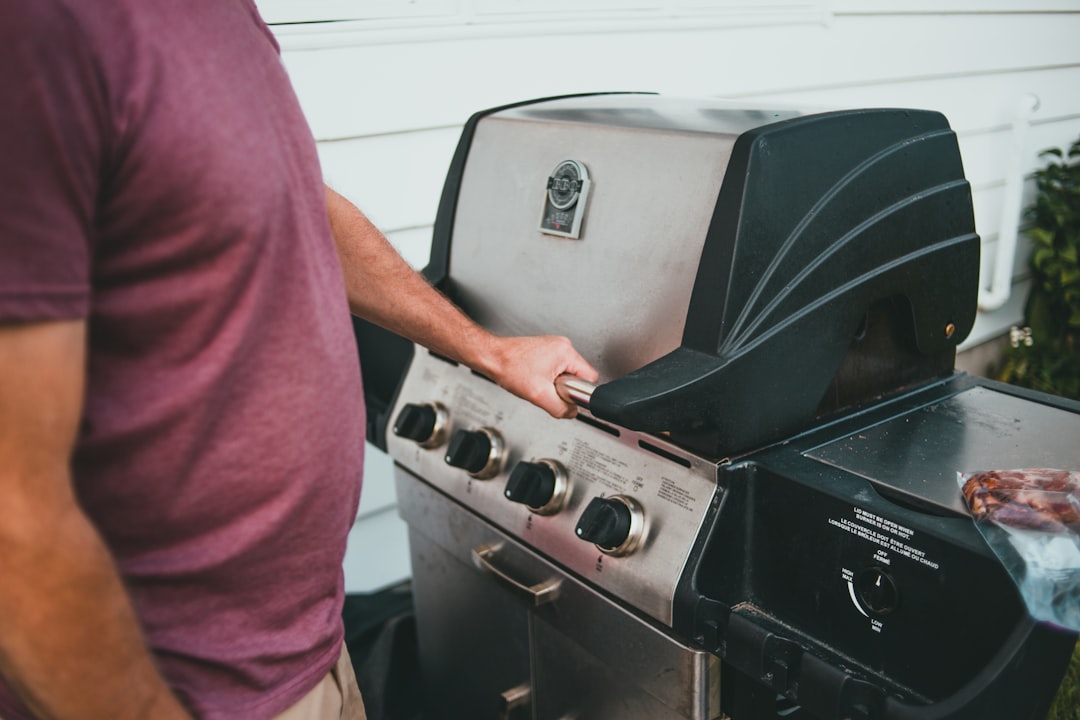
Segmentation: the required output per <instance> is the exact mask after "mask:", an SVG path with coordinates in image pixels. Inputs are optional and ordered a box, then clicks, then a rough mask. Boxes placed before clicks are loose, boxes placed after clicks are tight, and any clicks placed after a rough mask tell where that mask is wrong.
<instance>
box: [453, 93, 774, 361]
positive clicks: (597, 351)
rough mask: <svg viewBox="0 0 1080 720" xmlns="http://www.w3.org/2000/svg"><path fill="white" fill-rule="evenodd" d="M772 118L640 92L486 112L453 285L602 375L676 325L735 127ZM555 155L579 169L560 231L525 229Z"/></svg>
mask: <svg viewBox="0 0 1080 720" xmlns="http://www.w3.org/2000/svg"><path fill="white" fill-rule="evenodd" d="M778 118H779V114H774V117H770V114H769V113H761V112H757V113H755V112H749V111H733V110H732V109H731V106H730V104H724V103H720V102H717V103H712V104H710V103H700V102H698V103H690V102H682V101H677V100H673V99H671V98H664V99H662V100H660V99H656V98H652V97H649V96H633V97H632V98H630V99H627V98H624V97H620V96H606V97H599V98H575V99H572V100H567V101H560V102H554V103H549V104H545V106H544V107H542V108H534V109H527V108H526V109H521V110H518V111H510V112H507V113H499V114H497V115H494V116H490V117H487V118H485V119H484V120H483V121H481V122H480V123H479V124H478V126H477V129H476V135H475V137H474V139H473V143H472V146H471V149H470V152H469V159H468V163H467V164H466V166H465V171H464V179H463V184H462V188H461V192H460V195H459V197H458V206H457V212H456V216H455V221H454V236H453V243H452V245H451V257H450V267H451V273H452V280H453V282H452V288H453V294H454V297H455V298H456V299H457V300H458V301H459V302H460V303H461V304H462V306H463V307H464V308H465V310H466V311H467V312H468V313H469V314H470V315H471V316H472V317H473V318H474V319H476V320H477V321H479V322H480V323H481V324H483V325H485V326H486V327H488V328H490V329H492V330H494V331H495V332H497V333H500V334H508V335H518V334H537V333H539V334H547V333H557V334H561V335H567V336H569V337H570V339H571V340H573V342H574V344H575V346H576V347H577V348H578V349H579V350H580V351H581V352H582V354H583V355H584V356H585V357H586V358H587V359H588V360H589V361H590V362H591V363H592V364H593V365H594V366H595V367H596V368H597V369H598V370H599V371H600V375H601V378H602V379H605V380H606V379H611V378H616V377H621V376H622V375H625V374H626V373H628V372H630V371H632V370H635V369H637V368H639V367H641V366H643V365H645V364H646V363H648V362H650V361H652V360H655V359H657V358H659V357H661V356H662V355H665V354H667V353H668V352H670V351H671V350H673V349H675V348H676V347H678V346H679V344H680V340H681V338H682V332H683V325H684V321H685V317H686V310H687V307H688V305H689V301H690V292H691V289H692V285H693V283H692V280H693V278H694V277H695V274H696V272H697V267H698V259H699V256H700V254H701V249H702V246H703V244H704V240H705V235H706V231H707V230H708V227H709V222H710V220H711V218H712V211H713V208H714V205H715V202H716V198H717V195H718V194H719V191H720V185H721V182H722V180H723V178H724V172H725V169H726V167H727V163H728V159H729V157H730V154H731V149H732V146H733V144H734V142H735V139H736V137H737V136H738V134H739V133H741V132H742V131H744V130H747V129H749V128H751V127H755V126H757V125H761V124H763V123H765V122H768V121H770V120H773V119H778ZM643 128H647V129H649V130H652V132H643ZM567 157H572V158H574V159H575V160H578V161H580V162H582V163H584V164H585V165H587V166H588V168H589V174H590V178H591V181H592V187H591V191H590V196H589V203H588V207H587V208H586V209H585V218H584V222H583V225H582V228H581V236H580V239H578V240H572V241H571V240H568V239H565V238H558V237H552V236H550V235H547V234H544V233H542V232H540V231H539V230H538V229H537V211H538V209H539V202H540V199H541V198H540V195H538V192H539V191H538V188H540V189H541V190H542V189H543V188H545V186H546V182H547V177H548V174H549V173H550V172H551V169H552V168H553V167H555V166H556V165H558V164H559V163H560V162H561V161H562V160H564V159H566V158H567ZM673 278H677V281H675V282H672V279H673ZM628 292H630V293H632V300H631V303H630V305H631V306H628V304H627V301H626V298H627V293H628Z"/></svg>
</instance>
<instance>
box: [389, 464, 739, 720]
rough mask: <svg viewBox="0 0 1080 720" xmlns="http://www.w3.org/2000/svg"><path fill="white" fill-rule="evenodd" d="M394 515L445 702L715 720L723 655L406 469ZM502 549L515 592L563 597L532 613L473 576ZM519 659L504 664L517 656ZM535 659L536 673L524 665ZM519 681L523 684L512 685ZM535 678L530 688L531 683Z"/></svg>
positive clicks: (424, 649)
mask: <svg viewBox="0 0 1080 720" xmlns="http://www.w3.org/2000/svg"><path fill="white" fill-rule="evenodd" d="M395 481H396V484H397V493H398V499H399V505H398V507H399V511H400V512H401V515H402V517H403V518H404V519H405V521H406V522H407V523H408V525H409V532H410V548H411V552H412V556H413V562H414V568H417V569H418V570H419V572H416V571H414V580H413V582H414V590H415V597H416V600H417V602H418V603H419V605H418V607H417V624H418V627H417V632H418V637H419V640H420V658H421V663H422V666H423V668H424V672H425V677H435V678H457V679H460V678H462V677H463V674H464V673H468V675H467V677H468V679H469V682H467V683H463V682H459V683H456V685H455V686H454V687H446V688H441V687H440V688H438V689H439V690H445V693H446V695H443V696H440V701H442V698H453V699H454V700H453V701H454V702H459V703H463V704H465V705H466V706H467V707H466V708H465V710H471V709H474V708H480V710H478V711H477V712H475V713H473V714H469V713H468V712H466V713H465V714H461V713H458V714H454V712H453V711H455V710H459V709H460V708H459V707H446V708H445V710H446V714H445V715H444V716H445V717H469V718H476V720H485V719H486V718H488V717H495V714H494V713H495V712H496V711H494V710H492V711H491V714H487V715H485V714H483V709H485V708H494V707H497V706H498V704H499V699H500V698H502V696H503V693H505V692H506V690H507V688H514V687H517V686H520V685H529V686H530V687H531V702H532V704H533V715H532V717H533V718H534V719H535V720H560V719H562V718H567V717H573V718H579V719H580V720H585V719H586V718H589V719H592V718H597V719H607V718H618V719H619V720H715V719H716V718H719V717H720V710H719V708H720V696H719V693H720V682H719V672H720V665H719V660H718V659H717V658H716V656H714V655H711V654H709V653H706V652H704V651H701V650H698V649H695V648H692V647H689V646H687V645H685V644H684V643H683V642H682V641H680V640H679V639H678V638H676V637H675V636H673V635H672V634H670V632H669V631H667V630H666V629H665V628H663V627H661V626H659V625H657V624H656V623H653V622H650V621H649V620H647V619H645V618H642V617H639V616H638V615H636V614H634V613H633V612H631V611H629V610H628V609H626V608H625V607H624V606H622V605H620V604H617V603H615V602H613V601H612V600H610V599H608V598H607V597H605V596H604V595H602V594H601V593H599V592H596V591H595V590H593V589H591V588H590V587H589V586H588V585H586V584H585V583H582V582H581V581H580V580H578V579H576V578H574V577H572V576H570V575H568V574H566V573H565V572H564V571H562V570H561V569H560V568H558V567H556V566H555V565H554V564H552V563H551V562H549V561H548V560H545V559H544V558H542V557H540V556H539V555H537V554H536V553H535V552H533V551H531V550H530V549H529V548H528V547H526V546H524V545H522V544H521V543H519V542H517V541H515V540H514V539H513V538H511V537H509V536H508V535H506V534H505V533H503V532H501V531H499V530H498V529H496V528H494V527H493V526H491V525H490V524H488V523H486V522H484V521H483V520H481V519H480V518H478V517H476V516H475V515H473V514H472V513H470V512H469V511H468V510H466V509H464V508H463V507H462V506H461V505H460V504H458V503H456V502H454V501H452V500H450V499H449V498H447V497H446V496H445V495H444V494H442V493H441V492H439V491H438V490H436V489H434V488H433V487H431V486H430V485H428V484H427V483H425V482H423V481H422V480H420V479H419V478H417V477H416V476H414V475H413V474H411V473H410V472H409V471H407V470H405V469H403V468H401V467H400V466H399V467H397V468H396V469H395ZM490 545H497V546H498V547H499V562H500V566H501V567H503V568H504V569H506V570H507V571H508V572H510V573H512V574H513V575H514V576H515V577H516V578H517V579H518V580H519V581H520V582H522V583H526V584H534V583H540V582H545V581H550V580H552V579H558V580H559V581H560V583H561V584H560V591H559V595H558V597H557V598H556V599H555V600H554V601H553V602H550V603H546V604H544V605H543V606H540V607H535V606H533V605H532V604H531V603H530V602H529V601H527V600H526V601H522V598H521V597H520V595H519V594H518V593H517V592H516V591H512V590H508V589H507V588H506V587H505V585H504V584H503V583H502V582H501V581H498V580H496V579H495V578H493V577H492V576H491V575H490V574H488V573H486V572H483V571H480V570H478V569H476V567H475V565H474V564H473V560H472V551H473V548H475V547H478V546H490ZM515 648H516V649H518V651H519V652H520V657H515V658H513V659H509V658H507V653H508V651H509V650H511V649H515ZM529 658H531V662H532V665H531V666H530V667H522V666H521V665H520V662H521V661H522V660H525V661H528V659H529ZM515 678H516V679H515ZM530 678H531V680H530Z"/></svg>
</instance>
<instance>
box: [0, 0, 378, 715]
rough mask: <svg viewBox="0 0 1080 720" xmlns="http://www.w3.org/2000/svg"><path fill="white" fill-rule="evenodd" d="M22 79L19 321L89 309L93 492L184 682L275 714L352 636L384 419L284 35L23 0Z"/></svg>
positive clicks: (0, 317)
mask: <svg viewBox="0 0 1080 720" xmlns="http://www.w3.org/2000/svg"><path fill="white" fill-rule="evenodd" d="M0 89H2V92H3V99H2V101H0V322H4V323H10V322H33V321H43V320H50V319H63V318H85V319H86V321H87V323H88V335H89V340H88V343H89V345H88V369H87V372H88V380H87V383H88V384H87V390H86V401H85V410H84V416H83V418H82V424H81V429H80V433H79V437H78V441H77V447H76V450H75V454H74V457H73V459H72V468H73V477H74V483H75V487H76V491H77V495H78V498H79V501H80V503H81V505H82V507H83V508H84V509H85V511H86V513H87V515H88V516H89V517H90V519H91V520H92V522H93V523H94V524H95V525H96V527H97V528H98V529H99V530H100V532H101V534H102V536H103V538H104V540H105V542H106V543H107V545H108V547H109V549H110V551H111V552H112V554H113V557H114V558H115V559H116V563H117V565H118V567H119V569H120V572H121V574H122V576H123V580H124V582H125V584H126V586H127V588H128V591H129V593H130V596H131V599H132V602H133V603H134V606H135V609H136V612H137V613H138V616H139V618H140V620H141V622H142V625H143V628H144V630H145V633H146V636H147V638H148V641H149V644H150V645H151V647H152V649H153V652H154V655H155V658H156V660H157V662H158V664H159V666H160V668H161V670H162V672H163V673H164V675H165V677H166V678H167V679H168V681H169V682H170V683H171V685H172V686H173V687H174V688H175V690H176V692H177V693H178V695H179V696H180V697H181V698H182V700H183V701H184V702H186V703H187V704H188V705H189V706H190V707H191V708H192V709H193V711H194V712H195V713H196V714H197V715H198V716H199V717H203V718H229V719H230V720H232V719H235V718H245V719H248V718H262V717H271V716H273V715H274V714H276V713H278V712H280V711H281V710H283V709H284V708H286V707H288V706H289V705H291V704H293V703H294V702H295V701H296V700H298V699H299V698H300V697H302V696H303V695H304V694H305V693H306V692H307V691H308V690H309V689H310V688H311V687H313V686H314V685H315V683H316V682H317V681H318V680H319V679H320V678H321V677H322V676H323V675H324V674H325V673H326V672H327V671H328V669H329V668H330V667H331V665H332V664H333V663H334V661H335V660H336V658H337V655H338V652H339V650H340V643H341V640H342V625H341V615H340V610H341V603H342V597H343V583H342V571H341V562H342V557H343V555H344V551H345V540H346V536H347V533H348V529H349V527H350V526H351V524H352V521H353V518H354V516H355V513H356V507H357V502H358V499H359V491H360V485H359V483H360V471H361V466H362V453H363V428H364V420H363V402H362V397H361V392H360V375H359V366H358V362H357V357H356V348H355V343H354V340H353V336H352V332H351V325H350V321H349V315H348V308H347V305H346V299H345V290H344V284H343V279H342V274H341V269H340V267H339V265H338V259H337V255H336V253H335V250H334V246H333V241H332V237H331V235H330V230H329V226H328V222H327V217H326V210H325V197H324V194H323V189H322V180H321V173H320V170H319V164H318V158H317V156H316V152H315V147H314V143H313V141H312V138H311V133H310V131H309V129H308V127H307V125H306V123H305V121H304V118H303V116H302V114H301V111H300V108H299V106H298V103H297V101H296V98H295V96H294V94H293V92H292V89H291V87H290V84H289V81H288V78H287V77H286V74H285V71H284V69H283V67H282V64H281V61H280V57H279V53H278V48H277V46H276V43H275V42H274V40H273V37H272V36H271V34H270V33H269V31H268V30H267V29H266V27H265V25H263V23H262V22H261V20H260V19H259V17H258V14H257V12H256V10H255V7H254V5H253V4H252V2H251V1H250V0H201V1H198V2H177V0H111V1H110V2H76V1H74V0H33V1H32V2H28V1H24V0H0ZM2 381H3V380H2V379H0V382H2ZM0 582H2V580H0ZM101 652H102V653H107V652H108V649H107V648H102V649H101ZM22 716H23V715H22V713H21V712H20V710H19V709H18V704H17V703H16V702H15V701H14V699H13V697H12V694H11V693H10V691H9V690H8V689H7V688H6V686H3V683H2V682H0V717H4V718H5V719H6V720H16V719H17V718H20V717H22Z"/></svg>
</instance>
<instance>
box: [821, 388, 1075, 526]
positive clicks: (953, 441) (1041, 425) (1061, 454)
mask: <svg viewBox="0 0 1080 720" xmlns="http://www.w3.org/2000/svg"><path fill="white" fill-rule="evenodd" d="M1074 418H1075V416H1074V415H1073V414H1072V413H1069V412H1066V411H1064V410H1058V409H1056V408H1052V407H1049V406H1046V405H1040V404H1037V403H1032V402H1030V401H1028V400H1024V399H1021V398H1018V397H1015V396H1012V395H1006V394H1004V393H1000V392H996V391H994V390H991V389H989V388H983V387H976V388H971V389H969V390H966V391H964V392H962V393H960V394H958V395H955V396H953V397H951V398H949V399H947V400H945V401H943V402H939V403H935V404H933V405H930V406H928V407H926V408H923V409H922V410H919V411H917V412H915V413H911V414H909V415H905V416H903V417H901V418H897V419H894V420H889V421H886V422H883V423H881V424H879V425H876V426H874V427H871V428H868V429H866V430H863V431H860V432H859V433H857V434H855V435H851V436H848V437H846V438H843V439H841V440H837V441H835V442H831V443H829V444H828V445H824V446H822V447H819V448H815V449H813V450H811V451H809V452H808V453H806V455H807V456H808V457H811V458H813V459H815V460H818V461H820V462H823V463H827V464H829V465H832V466H834V467H838V468H841V469H842V470H847V471H848V472H853V473H855V474H857V475H861V476H863V477H865V478H867V479H869V480H872V481H873V482H875V483H877V484H878V485H879V486H883V487H884V489H885V490H886V492H891V493H894V494H896V495H898V496H900V498H901V499H907V500H908V501H910V502H912V503H914V504H917V505H926V504H928V505H931V506H933V507H934V508H936V509H938V510H945V511H948V512H952V513H955V514H957V515H964V516H966V515H967V514H968V511H967V506H966V505H965V504H964V499H963V497H961V495H960V486H959V485H958V483H957V481H956V474H957V473H965V472H976V471H979V470H994V469H999V470H1007V469H1016V468H1026V467H1050V468H1059V469H1063V470H1071V469H1075V468H1077V467H1080V438H1077V437H1075V435H1074V431H1073V428H1074V427H1075V425H1076V423H1075V420H1074Z"/></svg>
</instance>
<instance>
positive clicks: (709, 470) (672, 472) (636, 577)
mask: <svg viewBox="0 0 1080 720" xmlns="http://www.w3.org/2000/svg"><path fill="white" fill-rule="evenodd" d="M423 402H441V403H443V404H445V405H446V406H447V407H448V408H451V410H450V424H451V427H452V429H457V428H468V429H472V428H476V427H488V428H491V429H493V430H495V431H497V432H498V433H499V435H501V436H502V438H503V439H504V440H505V443H506V450H505V462H504V463H503V468H504V470H503V471H501V472H500V473H499V474H498V475H496V476H495V477H494V478H492V479H490V480H483V481H480V480H476V479H473V478H470V477H469V475H468V474H467V473H466V472H465V471H463V470H459V469H457V468H453V467H450V466H448V465H447V464H446V463H445V462H444V460H443V454H444V453H443V452H441V451H438V450H427V449H424V448H421V447H419V446H418V445H417V444H416V443H414V442H412V441H409V440H406V439H403V438H400V437H396V436H393V435H391V436H389V437H388V438H387V444H388V447H389V451H390V454H391V455H393V456H394V458H395V459H396V460H397V462H398V463H399V464H401V465H402V466H404V467H406V468H408V469H409V470H411V471H412V472H413V473H415V474H416V475H418V476H420V477H422V478H424V480H426V481H427V482H429V483H431V484H432V485H433V486H434V487H436V488H438V489H439V490H441V491H442V492H444V493H446V494H447V495H448V496H450V497H452V498H454V499H456V500H457V501H458V502H460V503H462V504H463V505H465V506H466V507H469V508H470V509H471V510H472V511H473V512H475V513H477V514H479V515H481V516H483V517H485V518H487V519H488V520H489V521H490V522H492V523H494V524H495V525H497V526H499V527H500V528H502V529H503V530H505V531H506V532H507V533H508V534H510V535H512V536H514V537H517V538H519V539H520V540H522V541H523V542H525V543H527V544H528V545H531V546H532V547H534V548H536V549H537V550H538V551H539V552H541V553H544V554H546V555H548V556H549V557H552V558H556V559H557V561H558V562H559V563H560V564H562V565H563V566H564V567H566V568H568V569H569V570H571V571H572V572H574V573H577V574H578V575H579V576H581V577H582V578H584V579H586V580H587V581H588V582H590V583H593V584H594V585H596V586H597V587H599V588H602V589H603V590H606V591H608V592H610V593H612V594H613V595H615V596H616V597H618V598H620V599H621V600H623V601H624V602H626V603H628V604H629V605H630V606H632V607H635V608H638V609H639V610H640V611H641V612H643V613H646V614H647V615H649V616H651V617H653V618H655V619H656V620H658V621H660V622H662V623H664V624H665V625H670V624H671V608H672V602H673V597H674V593H675V586H676V584H677V583H678V580H679V577H680V575H681V573H682V570H683V568H684V567H685V565H686V562H687V558H688V556H689V553H690V549H691V547H692V546H693V543H694V539H695V538H696V537H697V533H698V530H699V529H700V527H701V524H702V522H703V521H704V517H705V513H706V511H707V510H708V508H709V507H710V503H711V502H712V498H713V495H714V493H715V492H716V491H717V490H716V472H717V469H716V466H715V465H714V464H713V463H711V462H709V461H707V460H703V459H701V458H698V457H697V456H694V455H690V454H688V453H686V452H684V451H682V450H681V449H679V448H677V447H675V446H673V445H669V444H668V443H665V442H664V441H663V440H662V439H660V438H656V437H652V436H642V435H639V434H637V433H633V432H630V431H627V430H618V429H614V428H609V429H608V430H609V431H605V430H602V429H600V428H598V427H594V426H593V425H590V424H587V423H585V422H582V421H580V420H555V419H553V418H551V417H550V416H548V415H547V414H546V413H545V412H544V411H542V410H540V409H538V408H536V407H534V406H532V405H530V404H528V403H525V402H523V401H521V400H519V399H518V398H516V397H514V396H512V395H510V394H509V393H507V392H506V391H505V390H503V389H502V388H500V387H498V386H497V385H495V384H494V383H492V382H491V381H489V380H487V379H485V378H482V377H480V376H478V375H476V374H474V373H472V372H471V371H470V370H468V369H467V368H465V367H463V366H460V365H455V364H452V363H449V362H447V361H445V360H442V359H440V358H438V357H436V356H434V355H431V354H430V353H428V352H426V351H422V350H421V351H418V352H417V353H416V356H415V357H414V358H413V364H412V367H411V368H410V371H409V373H408V376H407V377H406V379H405V382H404V383H403V385H402V387H401V390H400V392H399V394H398V401H397V407H396V408H395V410H394V414H395V416H396V414H397V412H399V411H400V408H401V407H402V406H403V405H404V404H406V403H423ZM581 414H582V416H583V417H585V418H588V414H587V411H584V410H583V411H581ZM612 432H614V433H616V434H617V435H613V434H611V433H612ZM643 440H644V441H645V443H646V444H647V446H650V447H655V448H657V449H659V450H661V451H663V452H664V453H666V454H667V455H668V457H665V456H664V455H661V454H657V453H656V452H649V451H648V450H647V449H644V448H643V446H642V445H640V444H639V443H640V442H641V441H643ZM530 458H550V459H553V460H557V461H558V462H559V463H560V464H562V465H563V467H565V468H566V471H567V476H568V484H569V489H568V491H567V492H568V494H567V500H566V507H565V509H563V510H562V511H561V512H558V513H556V514H554V515H547V516H543V515H537V514H535V513H532V512H530V511H529V510H528V508H526V507H525V506H523V505H521V504H520V503H514V502H510V501H508V500H507V499H506V497H505V496H504V490H505V486H506V479H507V475H508V473H507V471H506V470H505V468H512V467H513V466H514V464H516V463H517V462H518V461H520V460H528V459H530ZM601 495H603V496H611V495H624V496H626V497H628V498H633V499H634V500H635V501H636V502H637V503H638V505H640V507H641V509H642V512H643V515H644V518H643V524H642V529H641V540H640V543H639V546H638V547H637V549H636V551H635V552H634V553H633V554H631V555H627V556H625V557H611V556H608V555H604V554H602V553H599V552H598V551H597V549H596V547H595V546H594V545H593V544H592V543H588V542H583V541H582V540H579V539H578V538H577V537H576V535H575V527H576V523H577V519H578V517H579V515H580V514H581V511H582V510H583V509H584V507H585V506H586V505H587V504H588V503H589V501H590V500H591V499H592V498H594V497H597V496H601ZM414 573H415V570H414Z"/></svg>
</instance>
